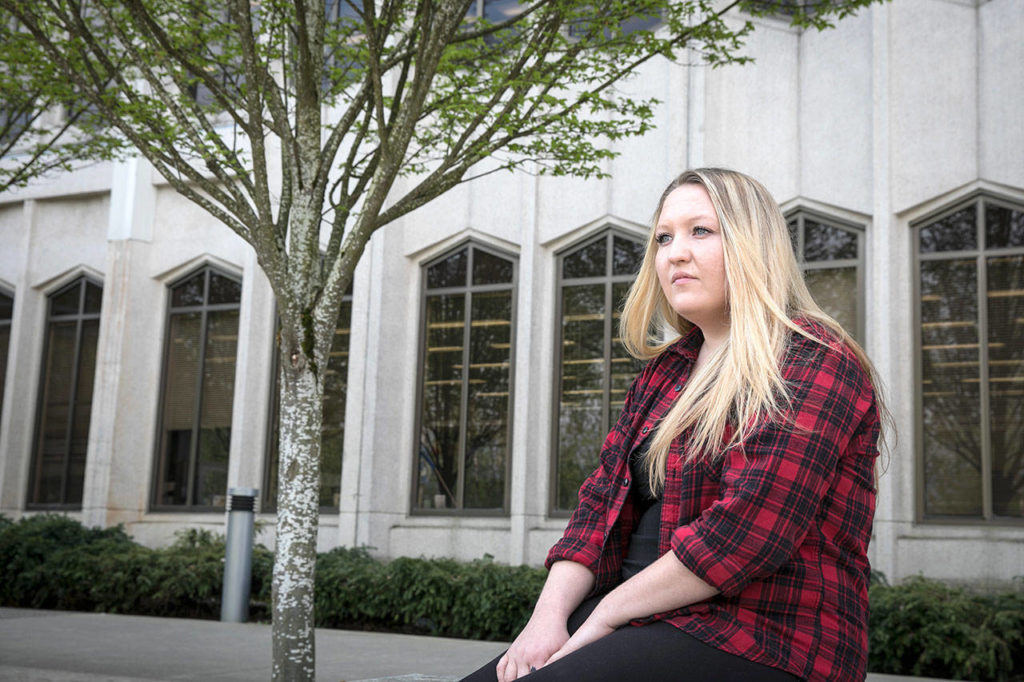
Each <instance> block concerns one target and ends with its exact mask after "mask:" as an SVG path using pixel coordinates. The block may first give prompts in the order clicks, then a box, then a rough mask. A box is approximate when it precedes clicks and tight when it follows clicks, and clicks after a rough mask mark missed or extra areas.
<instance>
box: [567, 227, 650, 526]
mask: <svg viewBox="0 0 1024 682" xmlns="http://www.w3.org/2000/svg"><path fill="white" fill-rule="evenodd" d="M643 252H644V243H643V242H642V241H640V240H635V239H630V238H627V237H623V236H620V235H618V234H615V233H614V232H612V231H610V230H609V231H606V232H604V233H602V234H601V235H600V236H599V237H597V238H596V239H594V240H592V241H589V242H587V243H586V244H583V245H582V246H579V247H576V248H575V249H573V250H572V251H570V252H568V253H566V254H563V255H562V256H560V260H561V261H562V273H563V276H562V281H561V292H560V306H559V307H560V311H561V312H560V318H561V319H560V323H561V324H560V335H559V340H560V346H559V349H558V353H559V360H558V374H559V376H558V379H557V381H556V384H555V385H556V389H557V392H558V393H557V404H558V415H557V420H556V428H557V429H558V431H557V433H556V434H555V492H554V500H553V508H554V509H555V510H557V511H567V510H571V509H572V508H573V507H575V506H576V492H577V491H578V490H579V487H580V484H581V483H583V479H585V478H586V477H587V475H588V474H590V472H592V471H593V470H594V467H595V466H597V461H598V455H599V454H600V452H601V444H602V443H603V442H604V438H605V436H606V435H607V433H608V430H609V429H610V428H611V427H612V426H613V425H614V424H615V421H616V420H617V419H618V417H619V413H620V412H621V411H622V404H623V400H624V399H625V395H626V391H627V390H628V389H629V386H630V384H631V383H632V381H633V378H634V377H635V376H636V373H637V372H638V371H639V370H640V367H641V363H640V362H638V361H637V360H634V359H633V358H632V357H630V355H629V354H628V353H627V352H626V350H625V348H623V346H622V342H621V340H620V339H619V337H618V333H619V328H618V327H619V313H620V311H621V310H622V305H623V303H624V302H625V299H626V294H627V293H628V292H629V287H630V285H631V284H632V282H633V278H634V273H636V272H637V271H638V270H639V268H640V261H641V260H642V259H643ZM609 254H611V257H610V258H609V257H608V256H609Z"/></svg>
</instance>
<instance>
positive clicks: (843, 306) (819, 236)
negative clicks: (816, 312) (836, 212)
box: [786, 211, 864, 342]
mask: <svg viewBox="0 0 1024 682" xmlns="http://www.w3.org/2000/svg"><path fill="white" fill-rule="evenodd" d="M786 219H787V222H788V223H789V235H790V238H791V239H792V241H793V250H794V252H795V253H796V259H797V262H799V263H800V269H801V270H802V271H803V273H804V281H805V282H807V288H808V289H810V291H811V296H813V297H814V300H815V302H816V303H817V304H818V305H819V306H821V308H822V310H824V311H825V312H826V313H828V314H829V315H831V316H832V317H833V318H835V319H836V321H837V322H839V324H841V325H842V326H843V329H845V330H846V331H847V333H849V334H850V335H851V336H853V337H854V338H855V339H858V340H859V341H861V342H863V339H864V293H863V292H864V275H863V262H864V247H863V243H862V242H863V239H861V236H862V235H863V230H862V229H860V228H858V227H856V226H854V225H851V224H849V223H844V222H842V221H840V220H836V219H834V218H827V217H825V216H821V215H818V214H816V213H809V212H807V211H797V212H795V213H791V214H790V215H789V216H787V218H786Z"/></svg>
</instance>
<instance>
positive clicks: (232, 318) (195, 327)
mask: <svg viewBox="0 0 1024 682" xmlns="http://www.w3.org/2000/svg"><path fill="white" fill-rule="evenodd" d="M240 300H241V287H240V284H239V283H238V282H237V281H235V280H232V279H231V278H230V277H229V276H227V275H223V274H221V273H218V272H216V271H214V270H213V269H212V268H209V267H206V268H203V269H202V270H200V271H199V272H197V273H195V274H193V275H190V276H189V277H187V278H186V279H185V280H183V281H181V282H179V283H177V284H174V285H172V286H171V305H172V307H171V311H170V315H169V319H168V323H167V334H168V338H167V346H166V351H165V355H164V380H163V396H162V398H161V418H160V442H159V452H158V456H157V472H156V486H155V490H154V499H153V505H154V506H156V507H179V508H199V509H203V508H207V509H212V508H221V507H223V506H224V500H225V495H226V492H227V471H228V453H229V450H230V444H231V411H232V407H233V405H234V393H235V351H236V348H237V346H238V308H239V302H240Z"/></svg>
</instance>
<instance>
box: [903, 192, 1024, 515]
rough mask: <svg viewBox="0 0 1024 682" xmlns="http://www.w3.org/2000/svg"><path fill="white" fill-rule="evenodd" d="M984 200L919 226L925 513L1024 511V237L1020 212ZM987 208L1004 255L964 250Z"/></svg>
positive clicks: (993, 240) (987, 228) (986, 229)
mask: <svg viewBox="0 0 1024 682" xmlns="http://www.w3.org/2000/svg"><path fill="white" fill-rule="evenodd" d="M986 204H987V202H986V201H985V199H983V198H981V199H975V200H972V201H971V202H970V204H968V205H967V206H965V207H963V208H961V209H959V210H957V211H956V212H954V213H952V214H950V215H949V216H946V217H944V218H941V219H939V220H937V221H933V222H931V223H928V224H925V225H923V226H921V227H920V228H919V230H920V232H921V233H922V236H921V239H920V242H919V244H920V253H921V256H920V265H919V282H920V297H921V298H920V302H919V305H920V321H921V322H920V324H921V328H920V335H921V336H920V338H921V351H920V352H921V410H922V412H921V427H922V449H923V452H924V476H923V484H924V495H923V497H924V514H925V515H927V516H952V517H962V518H973V519H992V518H996V517H1002V518H1014V519H1021V518H1024V420H1021V417H1020V416H1021V414H1022V413H1024V343H1021V342H1020V339H1022V338H1024V244H1020V243H1018V242H1015V238H1014V231H1015V229H1017V228H1015V227H1014V224H1015V223H1014V221H1015V220H1016V221H1018V222H1019V220H1020V219H1019V218H1016V217H1015V214H1016V215H1017V216H1019V215H1021V213H1020V209H1011V208H1004V207H999V206H993V205H991V204H988V205H986ZM979 215H981V216H982V217H983V220H984V222H985V224H984V225H983V226H982V233H983V234H985V235H986V242H987V244H988V246H989V247H990V248H998V249H1000V251H999V252H998V253H995V254H988V253H986V252H985V251H978V250H975V251H974V252H973V253H970V252H968V253H963V252H964V251H969V247H972V246H975V245H976V243H977V242H976V240H973V239H967V238H962V237H963V236H964V235H968V234H970V235H974V234H976V232H977V229H976V228H977V225H976V224H975V222H974V221H975V219H976V217H977V216H979ZM972 230H973V231H972ZM925 235H927V236H925ZM954 237H955V238H956V239H954ZM936 244H940V245H944V246H942V247H941V248H939V247H936ZM947 247H948V248H947ZM947 250H956V251H958V252H960V253H958V254H957V255H956V256H954V257H948V256H944V255H943V254H942V251H947ZM979 302H984V303H982V304H980V305H979ZM983 330H987V333H985V332H984V331H983Z"/></svg>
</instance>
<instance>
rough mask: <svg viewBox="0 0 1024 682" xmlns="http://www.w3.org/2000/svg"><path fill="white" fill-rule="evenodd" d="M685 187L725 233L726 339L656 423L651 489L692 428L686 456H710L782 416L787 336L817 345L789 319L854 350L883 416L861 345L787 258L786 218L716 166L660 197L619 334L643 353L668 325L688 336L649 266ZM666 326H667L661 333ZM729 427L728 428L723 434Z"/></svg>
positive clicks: (764, 194)
mask: <svg viewBox="0 0 1024 682" xmlns="http://www.w3.org/2000/svg"><path fill="white" fill-rule="evenodd" d="M686 184H696V185H700V186H702V187H703V188H704V189H705V190H706V191H707V193H708V196H709V197H710V198H711V203H712V205H713V206H714V207H715V213H716V215H717V217H718V224H719V228H720V230H721V235H722V247H723V253H724V260H725V274H726V282H727V287H726V288H727V305H728V314H729V336H728V339H727V340H726V341H725V342H724V343H722V344H721V345H720V346H719V347H718V348H717V349H716V350H715V351H714V353H713V354H712V355H711V356H710V357H708V358H707V360H706V362H704V363H703V364H702V366H701V367H700V368H699V369H698V370H697V372H696V373H695V374H693V375H692V376H691V377H690V378H689V380H688V381H687V384H686V388H685V390H683V391H682V392H681V393H680V395H679V397H678V398H677V399H676V402H675V404H673V406H672V408H671V409H670V410H669V411H668V413H667V414H666V415H665V417H664V418H663V419H662V421H661V423H660V424H659V425H658V428H657V430H656V431H655V433H654V435H653V438H652V440H651V444H650V447H649V449H648V451H647V470H648V476H649V478H650V481H651V487H652V489H653V490H661V488H662V486H664V483H665V467H666V463H667V461H668V453H669V449H670V447H671V445H672V442H673V441H674V440H675V439H676V438H678V437H679V435H680V434H682V433H683V432H684V431H686V430H688V429H692V431H691V433H690V435H689V440H688V448H687V449H688V455H687V458H688V460H692V459H707V460H715V459H717V458H718V457H721V456H722V454H723V453H724V452H725V451H726V450H727V449H729V448H730V447H734V446H736V445H739V444H742V443H743V441H744V440H746V438H747V437H748V436H749V435H750V433H751V431H752V430H753V429H754V428H756V427H757V425H758V424H759V423H763V422H764V421H765V420H766V419H767V420H780V419H782V414H783V410H784V409H785V407H786V404H787V402H788V400H789V392H788V390H787V388H786V385H785V383H784V381H783V379H782V371H781V365H782V359H783V355H784V353H785V351H786V347H787V345H788V343H789V340H790V336H791V334H794V333H795V334H800V335H802V336H805V337H807V338H810V339H813V340H815V341H818V342H821V343H824V341H822V340H820V339H815V338H814V337H813V336H812V335H811V334H810V333H809V332H807V331H805V330H804V329H802V328H801V327H800V326H798V325H796V324H795V323H794V322H793V320H794V319H796V318H804V319H807V320H812V321H814V322H817V323H819V324H820V325H822V326H824V327H826V328H827V329H829V330H830V331H831V332H832V333H833V334H835V336H836V337H838V339H839V340H840V341H841V342H842V343H844V344H846V345H847V346H848V347H849V348H850V349H851V350H852V351H853V353H854V354H855V355H856V357H857V359H858V361H859V362H860V364H861V366H862V367H863V368H864V370H865V372H867V374H868V376H869V379H870V381H871V384H872V386H873V387H874V388H875V392H876V403H877V406H878V409H879V414H880V415H883V414H884V406H883V405H882V403H881V397H880V391H879V389H880V385H879V382H878V380H877V375H876V373H875V370H874V367H873V366H872V365H871V361H870V360H868V357H867V355H866V354H865V353H864V350H863V349H862V348H861V347H860V346H859V345H858V344H857V342H856V341H854V340H853V339H852V338H851V337H850V336H849V334H847V333H846V331H844V330H843V328H842V326H840V325H839V323H838V322H836V321H835V320H834V319H832V318H831V317H829V316H828V315H827V314H825V313H824V312H823V311H822V310H821V308H819V307H818V305H817V304H816V303H815V302H814V299H812V298H811V295H810V292H808V290H807V285H806V284H805V283H804V279H803V276H802V275H801V273H800V268H799V266H798V265H797V262H796V258H795V256H794V254H793V247H792V245H791V242H790V237H789V230H788V228H787V225H786V219H785V218H784V217H783V215H782V211H781V210H780V209H779V206H778V204H777V203H776V202H775V199H774V198H772V196H771V194H769V192H768V190H767V189H765V188H764V186H763V185H761V183H759V182H758V181H757V180H754V179H753V178H751V177H749V176H747V175H744V174H742V173H738V172H736V171H731V170H725V169H721V168H700V169H695V170H688V171H686V172H684V173H683V174H682V175H680V176H679V177H677V178H676V179H675V180H673V181H672V182H671V183H669V185H668V187H666V188H665V191H664V192H663V193H662V195H661V199H660V201H659V202H658V208H657V210H656V211H655V214H654V220H653V223H652V230H651V233H650V236H649V238H648V240H647V250H646V252H645V254H644V259H643V264H642V265H641V266H640V272H639V274H638V275H637V278H636V280H635V281H634V282H633V286H632V287H631V288H630V291H629V296H628V297H627V299H626V303H625V307H624V308H623V311H622V318H621V320H620V324H619V335H620V337H621V338H622V341H623V344H624V345H625V347H626V349H627V350H628V351H629V352H630V353H631V354H632V355H633V356H634V357H637V358H639V359H643V360H647V359H650V358H653V357H655V356H657V355H659V354H660V353H661V352H663V351H664V350H665V349H666V348H668V347H669V346H670V345H672V343H673V342H674V340H675V339H674V338H673V339H669V340H666V339H665V332H666V331H668V330H671V331H674V332H676V333H678V334H685V333H686V332H688V331H689V330H690V329H691V328H692V327H693V325H692V324H691V323H690V322H688V321H686V320H685V319H683V318H682V317H681V316H680V315H679V314H678V313H676V312H675V310H673V309H672V307H671V306H670V305H669V302H668V300H667V299H666V298H665V295H664V293H663V291H662V288H661V284H660V282H659V281H658V275H657V272H656V271H655V265H654V259H655V254H656V252H657V248H658V245H657V242H656V241H655V235H656V228H657V225H658V221H659V219H660V215H661V209H662V206H663V205H664V203H665V199H666V197H668V195H669V194H670V193H671V192H672V191H673V190H675V189H676V188H677V187H679V186H681V185H686ZM666 328H667V329H666ZM727 429H731V433H730V434H729V435H728V437H727V436H726V434H727Z"/></svg>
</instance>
